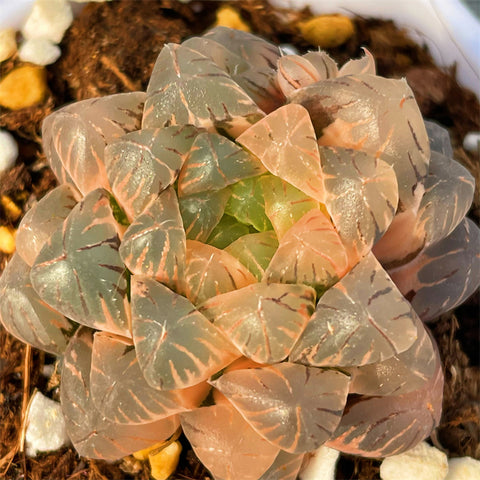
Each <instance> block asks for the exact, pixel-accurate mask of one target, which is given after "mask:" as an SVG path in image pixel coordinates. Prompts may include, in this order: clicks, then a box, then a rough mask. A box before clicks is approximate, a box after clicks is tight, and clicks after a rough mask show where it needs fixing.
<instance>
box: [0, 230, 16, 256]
mask: <svg viewBox="0 0 480 480" xmlns="http://www.w3.org/2000/svg"><path fill="white" fill-rule="evenodd" d="M14 251H15V230H14V229H13V228H10V227H0V252H2V253H6V254H10V253H13V252H14Z"/></svg>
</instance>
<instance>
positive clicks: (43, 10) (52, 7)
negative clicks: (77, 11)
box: [22, 0, 73, 43]
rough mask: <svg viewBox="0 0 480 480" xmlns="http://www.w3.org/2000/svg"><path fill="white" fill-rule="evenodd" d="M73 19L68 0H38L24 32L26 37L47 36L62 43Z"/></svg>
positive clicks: (55, 41) (24, 27)
mask: <svg viewBox="0 0 480 480" xmlns="http://www.w3.org/2000/svg"><path fill="white" fill-rule="evenodd" d="M72 21H73V13H72V7H71V6H70V4H69V3H68V2H67V1H66V0H36V1H35V4H34V5H33V9H32V12H31V13H30V15H29V16H28V18H27V20H26V22H25V24H24V26H23V28H22V34H23V36H24V37H25V38H26V39H31V38H47V39H49V40H51V41H52V42H54V43H60V41H61V40H62V38H63V35H64V33H65V31H66V30H67V28H68V27H69V26H70V25H71V23H72Z"/></svg>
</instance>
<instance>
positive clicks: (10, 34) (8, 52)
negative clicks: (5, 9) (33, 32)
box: [0, 28, 17, 62]
mask: <svg viewBox="0 0 480 480" xmlns="http://www.w3.org/2000/svg"><path fill="white" fill-rule="evenodd" d="M16 51H17V40H16V39H15V30H14V29H13V28H6V29H1V30H0V62H3V61H5V60H8V59H9V58H10V57H11V56H13V54H14V53H15V52H16Z"/></svg>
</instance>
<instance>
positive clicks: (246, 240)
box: [225, 231, 278, 282]
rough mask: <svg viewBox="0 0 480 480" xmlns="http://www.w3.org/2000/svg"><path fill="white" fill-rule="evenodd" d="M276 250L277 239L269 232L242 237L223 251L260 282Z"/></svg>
mask: <svg viewBox="0 0 480 480" xmlns="http://www.w3.org/2000/svg"><path fill="white" fill-rule="evenodd" d="M277 248H278V240H277V237H276V235H275V233H274V232H272V231H269V232H260V233H250V234H248V235H244V236H243V237H241V238H239V239H238V240H235V241H234V242H233V243H231V244H230V245H228V247H226V248H225V251H226V252H227V253H229V254H230V255H232V256H233V257H235V258H236V259H238V260H239V261H240V263H241V264H242V265H245V266H246V267H247V268H248V269H249V270H250V272H252V273H253V275H255V277H256V279H257V280H258V281H259V282H260V281H261V280H262V278H263V276H264V274H265V270H266V269H267V267H268V265H269V264H270V261H271V260H272V257H273V255H274V253H275V252H276V251H277Z"/></svg>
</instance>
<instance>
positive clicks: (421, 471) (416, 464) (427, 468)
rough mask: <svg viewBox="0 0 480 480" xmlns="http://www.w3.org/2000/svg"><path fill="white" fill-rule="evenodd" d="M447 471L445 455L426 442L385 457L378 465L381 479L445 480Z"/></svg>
mask: <svg viewBox="0 0 480 480" xmlns="http://www.w3.org/2000/svg"><path fill="white" fill-rule="evenodd" d="M447 472H448V462H447V456H446V455H445V454H444V453H443V452H441V451H440V450H438V449H437V448H435V447H431V446H430V445H428V443H426V442H421V443H419V444H418V445H417V446H416V447H414V448H412V449H410V450H408V451H406V452H405V453H401V454H399V455H393V456H391V457H387V458H386V459H385V460H384V461H383V462H382V464H381V465H380V477H381V478H382V480H420V479H428V480H445V477H446V476H447Z"/></svg>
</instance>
